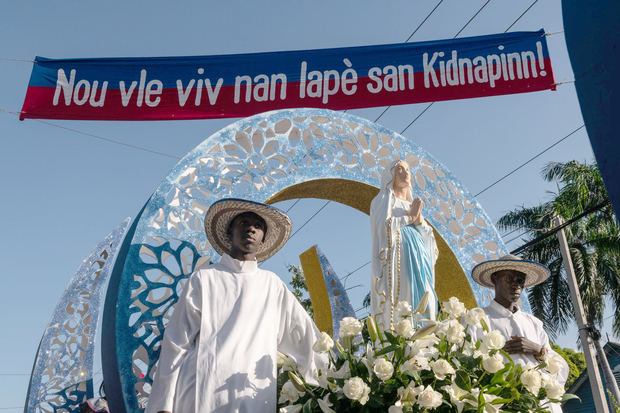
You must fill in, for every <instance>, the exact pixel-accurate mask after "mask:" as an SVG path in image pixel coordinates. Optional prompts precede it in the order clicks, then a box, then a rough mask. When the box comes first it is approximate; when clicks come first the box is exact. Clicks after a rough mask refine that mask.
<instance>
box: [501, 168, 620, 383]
mask: <svg viewBox="0 0 620 413" xmlns="http://www.w3.org/2000/svg"><path fill="white" fill-rule="evenodd" d="M543 178H544V179H545V180H547V181H548V182H553V181H555V182H556V183H557V185H558V192H557V193H555V194H553V195H554V197H553V199H552V200H551V201H549V202H545V203H543V204H542V205H538V206H534V207H530V208H526V207H520V208H518V209H516V210H513V211H511V212H508V213H507V214H506V215H504V216H503V217H501V218H500V219H499V221H498V226H499V227H500V228H503V229H508V228H525V229H527V231H528V235H529V238H530V239H533V238H536V237H538V236H540V235H542V234H544V233H545V232H547V231H548V230H549V229H550V228H551V227H552V221H553V219H554V218H555V217H556V216H560V217H561V218H563V219H564V221H568V220H569V219H571V218H573V217H575V216H577V215H579V214H581V213H584V212H586V211H590V210H594V211H593V212H592V213H589V214H587V215H586V216H584V217H583V218H581V219H580V220H578V221H575V222H574V223H573V224H571V225H570V226H567V227H566V228H565V233H566V239H567V241H568V246H569V250H570V255H571V259H572V261H573V266H574V269H575V275H576V278H577V284H578V288H579V292H580V294H581V300H582V303H583V309H584V313H585V317H586V320H587V323H588V326H589V329H590V337H591V338H592V341H593V344H594V347H595V348H596V352H597V354H598V355H599V357H600V358H601V359H602V361H603V363H602V367H603V374H604V376H605V379H606V382H607V383H611V386H612V388H613V384H615V380H614V378H613V375H612V372H611V369H610V368H609V365H608V363H606V359H604V358H605V352H604V351H603V348H602V345H601V342H600V332H599V331H598V330H597V329H596V327H598V328H600V327H601V325H602V322H603V310H604V308H605V305H606V303H610V304H611V305H612V306H613V313H614V314H615V315H616V316H615V317H614V320H613V330H614V333H615V334H617V335H618V334H620V317H618V316H617V315H618V308H619V305H620V231H619V228H618V219H617V217H616V216H615V215H614V212H613V209H612V207H611V204H610V203H609V201H608V197H607V192H606V190H605V186H604V184H603V179H602V178H601V174H600V172H599V170H598V168H597V167H596V164H595V163H591V164H588V163H579V162H577V161H570V162H566V163H559V162H552V163H549V164H548V165H547V166H546V167H545V168H544V169H543ZM599 205H604V206H603V207H602V208H597V207H598V206H599ZM522 255H523V258H525V259H529V260H534V261H538V262H541V263H543V264H545V265H547V266H548V267H549V269H550V270H551V275H550V277H549V278H548V279H547V280H546V281H545V282H544V283H542V284H539V285H536V286H534V287H532V288H530V290H529V291H528V296H529V302H530V305H531V307H532V311H533V313H534V315H536V316H537V317H538V318H540V319H541V320H542V321H543V323H544V325H545V328H546V330H547V331H548V332H549V335H550V336H551V337H552V338H554V337H556V336H557V334H558V333H563V332H565V331H566V328H567V327H568V323H569V322H570V321H572V320H574V311H573V304H572V300H571V297H570V293H569V288H568V283H567V282H566V277H565V275H564V267H563V261H562V255H561V253H560V248H559V242H558V239H557V237H555V236H551V237H548V238H546V239H544V240H542V241H540V242H538V243H536V244H534V245H533V246H531V247H530V248H528V249H526V250H525V251H524V252H523V254H522ZM613 389H614V391H615V394H617V393H618V390H617V387H615V388H613Z"/></svg>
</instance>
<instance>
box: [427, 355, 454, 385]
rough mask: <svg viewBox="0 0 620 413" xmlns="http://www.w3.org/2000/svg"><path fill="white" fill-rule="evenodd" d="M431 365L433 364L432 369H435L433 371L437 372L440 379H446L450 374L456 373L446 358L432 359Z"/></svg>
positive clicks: (436, 374)
mask: <svg viewBox="0 0 620 413" xmlns="http://www.w3.org/2000/svg"><path fill="white" fill-rule="evenodd" d="M430 365H431V369H433V373H435V376H437V378H438V379H439V380H443V379H445V378H446V376H447V375H448V374H454V373H455V371H454V368H453V367H452V365H450V363H448V362H447V361H446V360H444V359H439V360H436V361H431V362H430Z"/></svg>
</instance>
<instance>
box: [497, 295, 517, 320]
mask: <svg viewBox="0 0 620 413" xmlns="http://www.w3.org/2000/svg"><path fill="white" fill-rule="evenodd" d="M489 307H490V308H492V309H493V310H495V311H497V312H498V313H500V315H502V316H504V317H509V316H512V315H514V314H517V313H518V312H520V311H521V310H520V309H519V307H517V311H515V312H514V313H513V312H512V311H510V310H509V309H507V308H506V307H504V306H503V305H501V304H500V303H498V302H497V301H495V299H493V300H491V304H489Z"/></svg>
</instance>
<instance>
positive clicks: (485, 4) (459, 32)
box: [375, 0, 538, 135]
mask: <svg viewBox="0 0 620 413" xmlns="http://www.w3.org/2000/svg"><path fill="white" fill-rule="evenodd" d="M490 2H491V0H487V2H486V3H484V4H483V5H482V7H480V8H479V9H478V11H477V12H476V13H475V14H474V15H473V16H472V17H471V18H470V19H469V20H468V21H467V23H465V25H464V26H463V27H461V30H459V31H458V32H457V33H456V35H454V37H453V39H456V37H457V36H458V35H459V34H461V32H462V31H463V30H464V29H465V28H466V27H467V26H468V25H469V23H471V22H472V20H473V19H474V18H475V17H476V16H477V15H478V14H480V12H481V11H482V9H484V8H485V7H486V6H487V4H489V3H490ZM536 2H538V0H534V2H533V3H532V4H530V5H529V7H528V8H527V9H525V11H524V12H523V13H521V15H520V16H519V17H517V19H516V20H515V21H514V22H512V24H511V25H510V26H508V28H507V29H506V30H505V31H504V33H506V32H507V31H508V30H510V28H511V27H512V26H514V25H515V24H516V23H517V22H518V21H519V20H521V18H522V17H523V16H525V14H526V13H527V12H528V11H529V10H530V9H531V8H532V6H534V4H536ZM433 103H435V102H431V103H430V105H428V106H427V107H426V108H425V109H424V110H423V111H422V113H420V114H419V115H418V116H416V118H415V119H414V120H413V121H411V123H410V124H409V125H407V127H406V128H405V129H403V131H402V132H401V133H400V134H401V135H402V134H403V133H404V132H405V131H406V130H407V129H409V127H410V126H411V125H413V124H414V122H415V121H417V120H418V119H419V118H420V116H422V115H423V114H424V112H426V111H427V110H428V109H429V108H430V107H431V106H432V105H433ZM384 113H385V111H384ZM380 116H383V113H382V114H381V115H380ZM375 122H376V121H375Z"/></svg>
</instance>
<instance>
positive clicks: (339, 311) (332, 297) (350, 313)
mask: <svg viewBox="0 0 620 413" xmlns="http://www.w3.org/2000/svg"><path fill="white" fill-rule="evenodd" d="M316 253H317V255H318V256H319V262H320V263H321V269H322V270H323V277H324V278H325V287H327V294H328V295H329V304H330V306H331V310H332V320H333V325H332V328H333V330H332V331H333V332H334V337H339V335H338V334H339V331H340V321H341V320H342V319H343V318H345V317H355V311H354V310H353V306H352V305H351V301H349V295H348V294H347V290H346V289H345V288H344V286H343V285H342V283H341V282H340V278H338V276H337V275H336V272H335V271H334V269H333V268H332V266H331V264H330V263H329V261H328V260H327V257H326V256H325V254H324V253H323V251H321V249H320V248H319V247H318V246H317V247H316Z"/></svg>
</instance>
